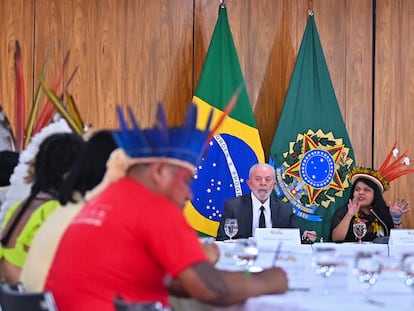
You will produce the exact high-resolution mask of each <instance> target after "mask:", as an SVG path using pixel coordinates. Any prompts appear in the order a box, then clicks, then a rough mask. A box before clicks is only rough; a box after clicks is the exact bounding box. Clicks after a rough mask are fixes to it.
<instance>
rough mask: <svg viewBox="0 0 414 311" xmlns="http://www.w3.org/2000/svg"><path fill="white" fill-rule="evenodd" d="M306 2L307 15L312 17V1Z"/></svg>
mask: <svg viewBox="0 0 414 311" xmlns="http://www.w3.org/2000/svg"><path fill="white" fill-rule="evenodd" d="M223 1H224V0H223ZM307 1H308V14H309V15H313V0H307Z"/></svg>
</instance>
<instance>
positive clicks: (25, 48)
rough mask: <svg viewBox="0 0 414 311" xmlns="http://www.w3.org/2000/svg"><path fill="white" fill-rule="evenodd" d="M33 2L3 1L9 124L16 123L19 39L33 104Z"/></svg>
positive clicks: (1, 73)
mask: <svg viewBox="0 0 414 311" xmlns="http://www.w3.org/2000/svg"><path fill="white" fill-rule="evenodd" d="M32 2H33V1H31V0H16V1H0V29H1V31H0V105H1V106H2V107H3V109H4V110H5V112H6V114H7V116H8V118H9V121H10V122H11V123H12V124H14V121H13V120H14V118H15V109H14V100H15V96H14V90H15V83H14V82H15V74H14V52H15V50H16V40H19V42H20V46H21V50H22V57H23V71H24V79H25V87H26V90H28V92H26V99H27V102H32V98H33V97H32V96H31V92H29V91H30V90H31V89H32V88H33V82H32V75H33V60H32V55H33V49H34V46H33V36H34V32H33V15H34V11H33V10H34V7H33V3H32Z"/></svg>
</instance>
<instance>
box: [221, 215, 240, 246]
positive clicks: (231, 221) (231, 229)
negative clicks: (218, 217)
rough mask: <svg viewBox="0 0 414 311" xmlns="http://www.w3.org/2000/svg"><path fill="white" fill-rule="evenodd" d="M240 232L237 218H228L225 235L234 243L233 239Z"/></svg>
mask: <svg viewBox="0 0 414 311" xmlns="http://www.w3.org/2000/svg"><path fill="white" fill-rule="evenodd" d="M238 231H239V225H238V224H237V219H236V218H227V219H226V220H225V222H224V233H226V235H227V236H228V237H229V238H230V241H232V239H233V237H234V236H236V234H237V232H238Z"/></svg>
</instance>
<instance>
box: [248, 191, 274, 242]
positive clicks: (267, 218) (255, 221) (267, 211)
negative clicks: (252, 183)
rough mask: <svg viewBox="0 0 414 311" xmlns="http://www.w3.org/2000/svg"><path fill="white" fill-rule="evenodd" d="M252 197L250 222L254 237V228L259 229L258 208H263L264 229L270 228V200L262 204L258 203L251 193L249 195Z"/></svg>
mask: <svg viewBox="0 0 414 311" xmlns="http://www.w3.org/2000/svg"><path fill="white" fill-rule="evenodd" d="M250 195H251V197H252V208H253V221H252V234H253V236H254V235H255V232H256V228H258V227H259V218H260V207H261V206H263V207H264V210H263V213H264V216H265V221H266V228H272V215H271V212H270V199H269V198H268V199H267V200H266V201H265V202H264V203H262V202H260V201H259V200H258V199H257V198H256V197H255V196H254V194H253V193H251V194H250Z"/></svg>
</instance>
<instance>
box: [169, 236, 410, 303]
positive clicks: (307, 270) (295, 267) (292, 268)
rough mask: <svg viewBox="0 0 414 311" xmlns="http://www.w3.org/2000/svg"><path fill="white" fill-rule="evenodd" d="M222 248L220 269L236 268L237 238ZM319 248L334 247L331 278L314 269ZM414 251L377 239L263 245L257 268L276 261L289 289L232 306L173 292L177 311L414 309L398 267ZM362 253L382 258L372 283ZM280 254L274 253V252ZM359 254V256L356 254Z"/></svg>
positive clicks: (225, 243)
mask: <svg viewBox="0 0 414 311" xmlns="http://www.w3.org/2000/svg"><path fill="white" fill-rule="evenodd" d="M216 243H217V245H218V246H219V248H220V253H221V256H220V260H219V262H218V263H217V264H216V267H217V268H218V269H222V270H230V271H237V270H243V269H246V266H243V267H241V266H239V265H238V263H237V260H236V259H235V256H234V249H235V247H236V244H237V243H234V242H233V243H228V242H216ZM321 249H324V250H330V251H332V250H333V251H334V254H335V258H336V259H335V260H336V261H337V263H338V264H337V265H336V267H335V269H334V272H333V273H332V274H331V275H330V276H329V277H327V278H324V277H321V276H320V275H318V274H317V273H316V268H315V257H316V255H315V254H316V253H317V252H319V251H320V250H321ZM407 253H414V245H401V246H392V245H388V244H374V243H367V242H365V243H362V244H359V243H315V244H312V245H302V244H301V245H284V246H282V247H280V246H279V247H278V249H271V248H266V247H265V248H260V247H259V253H258V257H257V259H256V261H255V263H254V266H253V267H250V268H254V269H260V268H266V267H269V266H272V265H276V266H280V267H282V268H284V269H285V271H286V273H287V276H288V280H289V290H288V292H286V293H285V294H281V295H263V296H259V297H254V298H250V299H248V300H247V301H245V302H244V303H241V304H238V305H233V306H230V307H217V306H212V305H208V304H204V303H201V302H199V301H196V300H194V299H188V298H176V297H171V305H172V307H173V310H174V311H196V310H197V311H256V310H258V311H267V310H269V311H270V310H272V311H274V310H280V311H324V310H329V311H333V310H335V311H338V310H339V311H341V310H346V311H350V310H358V311H359V310H384V309H389V310H391V309H392V310H398V311H403V310H407V311H408V310H410V311H412V310H414V290H413V289H412V288H410V287H409V286H407V285H406V284H405V283H404V281H403V275H402V271H401V269H400V266H401V265H400V263H401V258H402V256H403V255H404V254H407ZM358 254H371V255H372V256H373V257H375V260H376V262H379V263H380V270H379V271H380V272H379V273H378V275H377V278H376V282H375V283H374V284H373V285H372V286H369V287H368V286H365V285H366V283H361V282H360V281H359V274H358V270H357V269H356V258H357V257H358ZM275 255H276V256H275ZM358 258H359V257H358Z"/></svg>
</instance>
